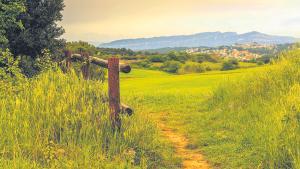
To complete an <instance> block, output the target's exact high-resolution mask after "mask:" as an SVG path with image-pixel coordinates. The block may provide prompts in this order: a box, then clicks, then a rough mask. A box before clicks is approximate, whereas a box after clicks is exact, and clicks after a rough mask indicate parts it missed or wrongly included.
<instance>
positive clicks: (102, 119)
mask: <svg viewBox="0 0 300 169" xmlns="http://www.w3.org/2000/svg"><path fill="white" fill-rule="evenodd" d="M106 95H107V94H106V89H105V86H103V84H102V83H100V82H96V81H85V80H83V79H82V78H78V77H77V76H76V75H75V73H70V74H63V73H62V72H60V71H56V72H49V73H43V74H41V75H39V76H38V77H36V78H35V79H31V80H24V82H22V84H21V85H20V86H10V85H9V84H3V83H2V82H1V81H0V136H1V137H0V168H30V169H33V168H72V169H73V168H78V169H81V168H111V169H116V168H120V169H125V168H177V167H178V166H179V163H180V161H179V159H176V158H175V157H173V155H172V153H173V150H172V149H171V147H170V146H168V145H166V144H165V143H164V141H162V140H161V139H160V138H161V137H160V135H159V133H158V131H157V130H156V128H155V125H154V124H153V122H152V121H151V120H150V119H149V118H143V117H144V115H142V114H140V115H135V116H133V117H130V118H128V117H125V116H124V117H123V128H122V130H121V132H120V133H117V134H116V133H114V132H113V131H112V129H111V124H110V122H109V117H108V108H107V103H106V102H105V100H107V98H106V97H107V96H106Z"/></svg>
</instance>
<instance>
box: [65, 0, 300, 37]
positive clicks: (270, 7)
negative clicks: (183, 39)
mask: <svg viewBox="0 0 300 169" xmlns="http://www.w3.org/2000/svg"><path fill="white" fill-rule="evenodd" d="M65 5H66V8H65V11H64V12H63V14H64V20H63V22H62V23H60V24H61V25H62V26H63V27H64V28H65V29H66V34H65V35H64V38H66V39H67V40H68V41H74V40H84V41H90V42H108V41H111V40H116V39H123V38H138V37H153V36H161V35H182V34H193V33H199V32H213V31H221V32H225V31H233V32H238V33H244V32H247V31H260V32H264V33H269V34H276V35H291V36H295V37H300V0H65Z"/></svg>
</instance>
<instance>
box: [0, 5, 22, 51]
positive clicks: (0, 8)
mask: <svg viewBox="0 0 300 169" xmlns="http://www.w3.org/2000/svg"><path fill="white" fill-rule="evenodd" d="M23 2H24V1H23V0H0V48H4V47H6V45H7V43H8V39H7V37H6V33H7V30H9V29H12V28H19V29H21V28H23V26H22V22H21V21H20V20H19V19H18V18H17V17H18V16H19V15H20V13H22V12H25V6H24V3H23Z"/></svg>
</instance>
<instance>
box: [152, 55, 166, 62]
mask: <svg viewBox="0 0 300 169" xmlns="http://www.w3.org/2000/svg"><path fill="white" fill-rule="evenodd" d="M148 60H149V61H150V62H164V61H165V60H166V58H165V56H163V55H151V56H148Z"/></svg>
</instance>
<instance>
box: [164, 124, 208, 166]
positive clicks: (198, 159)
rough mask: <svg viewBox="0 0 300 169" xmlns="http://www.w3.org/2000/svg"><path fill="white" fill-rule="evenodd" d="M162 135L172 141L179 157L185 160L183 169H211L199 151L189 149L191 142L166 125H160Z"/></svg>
mask: <svg viewBox="0 0 300 169" xmlns="http://www.w3.org/2000/svg"><path fill="white" fill-rule="evenodd" d="M159 127H160V129H161V130H162V134H163V136H164V137H165V138H167V139H168V140H170V141H171V142H172V143H173V145H174V147H175V149H176V154H177V156H178V157H181V158H182V159H183V163H182V168H183V169H210V168H211V167H210V165H209V164H208V162H207V161H206V160H205V159H204V157H203V155H202V154H201V153H200V152H199V151H197V150H191V149H189V148H188V146H189V145H190V143H189V140H188V139H187V138H186V137H184V136H183V135H180V134H178V133H176V132H174V131H173V130H172V129H170V128H168V127H167V126H166V125H164V124H159Z"/></svg>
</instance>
